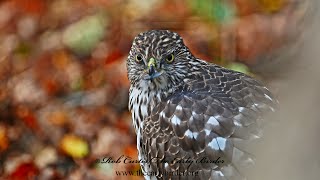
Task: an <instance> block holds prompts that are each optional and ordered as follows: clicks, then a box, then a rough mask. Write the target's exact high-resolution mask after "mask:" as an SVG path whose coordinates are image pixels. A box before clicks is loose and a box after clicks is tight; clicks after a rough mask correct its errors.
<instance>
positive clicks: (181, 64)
mask: <svg viewBox="0 0 320 180" xmlns="http://www.w3.org/2000/svg"><path fill="white" fill-rule="evenodd" d="M127 70H128V78H129V81H130V84H131V86H130V90H129V93H130V95H129V105H128V106H129V110H130V111H131V113H132V120H133V126H134V128H135V132H136V134H137V148H138V157H139V160H140V164H141V168H142V171H143V173H144V177H145V179H212V180H240V179H245V178H244V177H243V175H242V173H241V172H239V166H242V165H243V164H246V163H250V162H251V161H252V157H251V156H250V154H249V153H248V152H247V151H246V150H244V149H245V147H246V144H245V143H246V142H247V141H251V140H252V139H256V138H258V137H260V134H261V133H260V132H261V127H260V126H261V122H262V115H263V114H264V112H271V111H274V109H275V107H276V105H277V100H275V98H274V96H273V95H272V94H271V93H270V91H269V90H268V89H267V88H266V87H265V86H264V85H262V84H261V83H260V82H258V81H257V80H255V79H253V78H251V77H249V76H247V75H245V74H243V73H240V72H236V71H232V70H228V69H225V68H223V67H220V66H218V65H215V64H211V63H208V62H206V61H204V60H201V59H198V58H196V57H195V56H194V55H193V54H192V53H191V52H190V51H189V49H188V48H187V47H186V46H185V45H184V42H183V39H182V38H181V36H180V35H178V34H177V33H175V32H171V31H169V30H151V31H147V32H143V33H140V34H139V35H137V36H136V37H135V38H134V41H133V43H132V47H131V50H130V52H129V56H128V59H127Z"/></svg>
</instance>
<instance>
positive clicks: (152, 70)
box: [145, 58, 162, 80]
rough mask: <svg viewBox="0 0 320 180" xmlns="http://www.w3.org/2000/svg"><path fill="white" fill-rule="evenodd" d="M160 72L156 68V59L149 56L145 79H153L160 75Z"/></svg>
mask: <svg viewBox="0 0 320 180" xmlns="http://www.w3.org/2000/svg"><path fill="white" fill-rule="evenodd" d="M161 74H162V72H158V71H157V70H156V60H155V59H154V58H150V60H149V62H148V75H147V76H146V77H145V80H153V79H154V78H157V77H159V76H161Z"/></svg>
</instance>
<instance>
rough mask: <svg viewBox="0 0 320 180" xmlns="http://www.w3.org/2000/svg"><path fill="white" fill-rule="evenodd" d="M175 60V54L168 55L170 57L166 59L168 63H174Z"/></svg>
mask: <svg viewBox="0 0 320 180" xmlns="http://www.w3.org/2000/svg"><path fill="white" fill-rule="evenodd" d="M173 60H174V55H173V54H170V55H168V56H167V57H166V61H167V62H168V63H172V62H173Z"/></svg>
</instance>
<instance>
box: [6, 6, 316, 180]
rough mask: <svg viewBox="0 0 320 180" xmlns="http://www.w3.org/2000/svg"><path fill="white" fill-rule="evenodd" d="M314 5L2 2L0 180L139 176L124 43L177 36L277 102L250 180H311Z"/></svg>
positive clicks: (313, 169)
mask: <svg viewBox="0 0 320 180" xmlns="http://www.w3.org/2000/svg"><path fill="white" fill-rule="evenodd" d="M318 5H319V3H318V2H317V0H314V1H312V0H199V1H195V0H148V1H147V0H146V1H138V0H77V1H75V0H3V1H0V179H19V180H21V179H22V180H23V179H35V178H38V179H75V180H78V179H142V177H141V176H140V177H139V176H123V175H122V176H117V175H116V173H115V172H116V171H126V170H134V171H136V170H138V169H139V168H140V167H139V164H124V163H117V164H110V163H106V164H103V163H98V162H97V159H100V160H101V159H103V158H104V157H113V158H115V159H116V158H117V157H119V156H121V155H126V156H129V157H132V158H133V159H137V150H136V136H135V133H134V130H133V127H132V125H131V115H130V113H129V112H128V110H127V103H128V89H129V82H128V80H127V74H126V66H125V61H126V57H127V54H128V52H129V49H130V46H131V42H132V40H133V38H134V37H135V36H136V35H137V34H138V33H140V32H142V31H146V30H150V29H169V30H172V31H176V32H178V33H179V34H180V35H181V36H182V37H183V38H184V41H185V44H186V45H187V46H188V47H189V48H190V49H191V51H192V52H193V53H194V55H195V56H197V57H199V58H203V59H205V60H207V61H209V62H212V63H216V64H219V65H222V66H225V67H228V68H231V69H234V70H237V71H241V72H244V73H247V74H249V75H251V76H254V77H255V78H258V79H260V80H262V81H263V82H264V83H266V84H267V85H268V86H269V87H270V89H271V91H272V92H273V93H274V94H275V95H276V96H277V97H278V98H279V100H280V104H281V107H280V110H279V112H278V113H276V114H275V115H273V116H272V117H270V121H271V122H270V123H269V124H268V125H267V127H266V129H265V135H264V137H263V138H262V140H261V142H259V143H258V145H256V146H255V147H253V149H254V151H255V152H254V154H256V158H257V162H256V166H254V167H253V168H252V169H250V170H248V172H245V173H246V176H247V177H248V179H253V180H255V179H259V180H261V179H262V180H264V179H265V180H269V179H279V180H286V179H288V180H289V179H290V180H296V179H297V180H299V179H315V180H316V179H319V177H320V153H319V152H320V151H319V148H320V143H319V138H318V137H319V135H320V133H319V132H318V131H319V128H320V119H319V112H318V111H319V107H320V103H319V100H320V96H319V90H320V83H319V82H320V80H319V70H318V69H319V68H320V63H319V62H318V61H319V52H320V51H319V50H320V49H319V47H320V41H319V38H320V34H319V30H320V25H319V22H318V21H319V18H320V16H319V15H318V12H317V9H318Z"/></svg>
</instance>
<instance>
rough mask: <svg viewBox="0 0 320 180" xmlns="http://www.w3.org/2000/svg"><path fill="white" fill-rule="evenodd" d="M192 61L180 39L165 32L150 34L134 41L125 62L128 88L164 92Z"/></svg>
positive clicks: (181, 75)
mask: <svg viewBox="0 0 320 180" xmlns="http://www.w3.org/2000/svg"><path fill="white" fill-rule="evenodd" d="M191 58H192V55H191V53H190V52H189V50H188V48H187V47H186V46H185V45H184V44H183V40H182V38H181V37H180V36H179V35H178V34H177V33H174V32H170V31H168V30H152V31H147V32H144V33H140V34H139V35H138V36H137V37H135V39H134V41H133V43H132V47H131V50H130V53H129V56H128V60H127V68H128V77H129V80H130V83H131V85H135V86H139V85H140V86H141V85H147V86H152V87H155V88H161V89H168V88H170V87H173V86H174V85H176V84H178V83H180V82H181V81H182V80H183V78H184V77H185V76H186V75H187V69H188V67H187V65H188V62H189V60H190V59H191Z"/></svg>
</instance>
